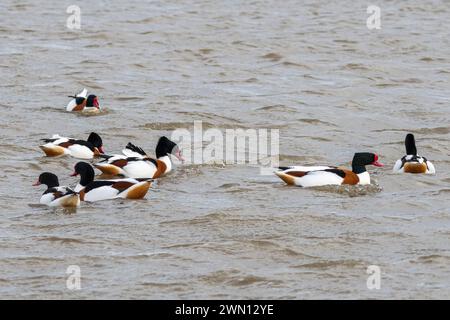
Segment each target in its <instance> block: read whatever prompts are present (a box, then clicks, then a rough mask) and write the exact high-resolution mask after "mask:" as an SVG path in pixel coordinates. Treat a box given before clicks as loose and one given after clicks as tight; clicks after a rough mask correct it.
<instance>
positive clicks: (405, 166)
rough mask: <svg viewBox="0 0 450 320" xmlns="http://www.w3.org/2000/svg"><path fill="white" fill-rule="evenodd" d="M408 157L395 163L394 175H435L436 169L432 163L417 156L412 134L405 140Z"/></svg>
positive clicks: (405, 156)
mask: <svg viewBox="0 0 450 320" xmlns="http://www.w3.org/2000/svg"><path fill="white" fill-rule="evenodd" d="M405 147H406V155H404V156H403V157H402V158H401V159H398V160H397V161H396V162H395V165H394V168H393V172H394V173H425V174H435V173H436V169H435V168H434V165H433V164H432V163H431V161H428V160H427V158H425V157H421V156H419V155H418V154H417V148H416V140H415V139H414V135H413V134H412V133H408V134H407V135H406V138H405Z"/></svg>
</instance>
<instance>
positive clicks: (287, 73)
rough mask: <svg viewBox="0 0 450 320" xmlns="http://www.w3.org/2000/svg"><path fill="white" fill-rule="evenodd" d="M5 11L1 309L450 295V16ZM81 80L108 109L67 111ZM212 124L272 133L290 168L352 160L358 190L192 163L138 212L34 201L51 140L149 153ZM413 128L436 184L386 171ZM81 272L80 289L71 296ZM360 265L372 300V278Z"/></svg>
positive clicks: (43, 7) (266, 10)
mask: <svg viewBox="0 0 450 320" xmlns="http://www.w3.org/2000/svg"><path fill="white" fill-rule="evenodd" d="M70 4H71V3H70V2H66V3H61V2H60V1H54V0H52V1H42V2H40V3H38V2H35V1H21V2H20V4H19V3H18V2H16V1H12V0H6V1H2V2H1V4H0V21H1V22H0V74H1V79H2V80H1V83H0V96H1V101H0V117H1V119H2V120H1V124H2V125H1V128H0V134H1V137H2V139H1V142H0V166H1V168H2V170H1V171H0V177H1V178H2V183H1V184H0V194H1V200H0V201H1V208H2V209H1V214H0V237H1V241H0V247H1V250H0V268H1V270H2V273H1V275H0V295H1V297H2V298H31V299H43V298H50V299H59V298H123V299H125V298H146V299H156V298H162V299H166V298H175V299H178V298H213V299H214V298H256V299H259V298H266V299H272V298H274V299H275V298H280V299H290V298H297V299H303V298H306V299H308V298H342V299H349V298H384V299H392V298H426V299H428V298H447V299H448V298H450V289H449V288H450V280H449V279H450V270H449V268H448V264H449V262H450V242H449V238H450V217H449V213H450V212H449V194H450V187H449V182H450V174H449V171H450V161H449V159H448V155H449V152H450V147H449V146H450V144H449V140H450V139H449V132H450V128H449V104H450V97H449V83H450V81H449V80H450V60H449V56H450V31H449V30H450V28H449V27H450V25H449V21H450V20H449V17H450V9H449V3H448V2H446V1H408V2H407V3H405V2H403V1H378V2H377V5H379V6H380V7H381V10H382V17H381V23H382V29H381V30H372V31H371V30H368V29H367V27H366V18H367V16H368V15H367V13H366V8H367V7H366V6H367V4H366V3H358V2H354V1H340V2H339V3H336V4H334V3H330V2H329V1H304V2H302V3H299V2H298V1H283V2H278V1H257V2H256V1H255V2H243V1H196V2H195V3H193V2H191V1H186V0H183V1H181V0H180V1H172V2H171V3H170V4H169V3H165V2H163V1H151V2H148V3H147V2H143V1H128V2H127V4H126V5H125V4H124V3H123V2H122V1H104V2H96V3H92V2H88V1H79V2H78V4H79V5H80V7H81V11H82V21H81V23H82V29H81V30H80V31H70V30H68V29H67V28H66V19H67V17H68V14H67V13H66V12H65V10H66V8H67V6H68V5H70ZM83 87H87V88H89V89H90V90H91V91H93V92H94V93H96V94H97V95H98V96H99V98H100V103H101V104H102V105H103V106H104V107H105V108H106V109H107V112H106V113H105V114H103V115H100V116H95V117H83V116H77V115H74V114H68V113H66V112H64V107H65V105H66V103H67V101H68V98H67V95H70V94H74V93H75V92H77V91H78V90H80V89H81V88H83ZM194 120H202V121H204V123H208V125H209V126H210V127H218V128H223V129H226V128H237V127H239V128H278V129H280V160H281V164H283V165H290V164H336V165H348V164H349V162H350V160H351V158H352V156H353V153H354V152H357V151H372V152H377V153H378V154H379V155H380V160H381V161H382V162H384V163H386V164H387V166H386V167H384V168H381V169H380V168H374V167H371V168H370V173H371V175H372V179H373V184H374V185H373V186H370V187H369V188H363V189H358V188H356V189H354V188H350V189H348V188H342V187H340V188H328V187H326V188H319V189H309V190H305V189H300V188H292V187H288V186H285V185H283V183H282V182H281V181H280V180H279V179H278V178H277V177H275V176H261V175H259V170H258V168H256V167H254V166H247V165H226V166H222V165H181V164H179V163H177V168H176V170H175V171H174V172H173V174H171V175H170V176H168V177H166V178H164V179H161V180H160V181H159V183H158V184H157V185H156V186H155V187H154V188H153V189H152V190H151V191H150V193H149V194H148V195H147V198H146V200H143V201H120V200H119V201H110V202H101V203H95V204H83V205H82V206H81V207H80V208H79V209H77V210H76V211H75V212H74V211H65V210H63V209H51V208H47V207H42V206H39V205H37V204H38V200H39V197H40V195H41V193H42V192H43V190H42V188H41V189H39V188H32V187H31V184H32V183H33V182H34V181H35V180H36V178H37V177H38V175H39V174H40V173H41V172H43V171H52V172H54V173H56V174H57V175H58V176H59V177H60V180H61V182H62V183H64V184H75V183H76V182H77V180H76V179H75V178H71V177H69V174H70V173H71V171H72V168H73V165H74V164H75V162H76V160H74V159H70V158H64V159H48V158H44V157H42V155H43V154H42V153H41V151H40V150H39V148H38V147H37V146H38V145H39V143H40V141H39V139H40V138H44V137H48V136H49V135H51V134H53V133H59V134H62V135H68V136H74V137H80V138H85V137H87V135H88V134H89V132H91V131H96V132H98V133H100V134H101V135H102V137H103V139H104V142H105V147H106V150H107V151H108V152H119V151H120V150H121V149H122V148H123V146H124V145H125V144H126V143H127V142H128V141H133V142H134V143H136V144H137V145H140V146H142V147H144V149H146V150H149V151H153V149H154V146H155V144H156V141H157V139H158V137H159V136H161V135H170V133H171V131H172V130H174V129H176V128H183V127H186V128H191V127H192V124H193V121H194ZM407 132H412V133H414V134H415V135H416V139H417V144H418V149H419V152H420V154H423V155H425V156H427V157H428V159H430V160H433V162H434V164H435V166H436V169H437V175H436V176H412V175H404V176H399V175H393V174H391V172H390V170H391V168H392V166H393V164H394V162H395V160H396V159H398V158H399V157H400V156H402V155H403V153H404V146H403V140H404V137H405V135H406V133H407ZM69 265H78V266H80V268H81V274H82V282H81V286H82V289H81V290H78V291H71V290H68V289H67V288H66V279H67V275H66V269H67V267H68V266H69ZM369 265H378V266H379V267H380V268H381V271H382V275H381V289H380V290H368V289H367V287H366V280H367V276H368V275H367V273H366V269H367V267H368V266H369Z"/></svg>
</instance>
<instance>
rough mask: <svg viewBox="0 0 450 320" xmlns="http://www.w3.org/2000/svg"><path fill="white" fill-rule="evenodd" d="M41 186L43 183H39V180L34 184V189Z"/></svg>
mask: <svg viewBox="0 0 450 320" xmlns="http://www.w3.org/2000/svg"><path fill="white" fill-rule="evenodd" d="M40 185H41V183H40V182H39V180H38V181H36V182H35V183H33V187H36V186H40Z"/></svg>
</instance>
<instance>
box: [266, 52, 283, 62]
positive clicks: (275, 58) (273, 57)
mask: <svg viewBox="0 0 450 320" xmlns="http://www.w3.org/2000/svg"><path fill="white" fill-rule="evenodd" d="M261 58H263V59H268V60H270V61H273V62H276V61H280V60H281V59H282V58H283V56H282V55H280V54H278V53H275V52H271V53H268V54H265V55H263V56H262V57H261Z"/></svg>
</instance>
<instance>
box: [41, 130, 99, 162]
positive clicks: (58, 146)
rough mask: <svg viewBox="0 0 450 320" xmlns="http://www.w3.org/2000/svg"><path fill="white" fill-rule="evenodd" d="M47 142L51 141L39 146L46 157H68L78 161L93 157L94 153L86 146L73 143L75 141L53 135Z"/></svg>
mask: <svg viewBox="0 0 450 320" xmlns="http://www.w3.org/2000/svg"><path fill="white" fill-rule="evenodd" d="M44 140H45V139H44ZM48 140H52V141H51V142H47V143H46V144H43V145H40V146H39V148H41V149H42V151H44V153H45V154H46V156H48V157H60V156H65V155H70V156H72V157H74V158H78V159H93V158H94V156H95V153H94V152H93V151H92V150H91V149H90V148H89V147H87V146H86V145H83V144H79V143H73V142H74V141H76V140H75V139H72V138H68V137H62V136H60V135H59V134H54V135H53V136H52V137H51V138H50V139H47V141H48Z"/></svg>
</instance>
